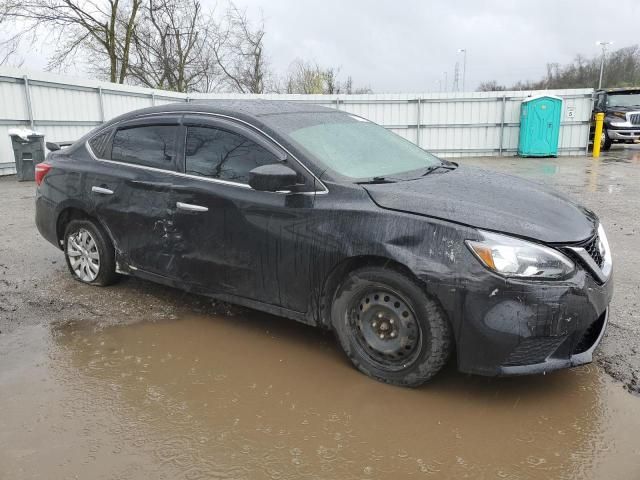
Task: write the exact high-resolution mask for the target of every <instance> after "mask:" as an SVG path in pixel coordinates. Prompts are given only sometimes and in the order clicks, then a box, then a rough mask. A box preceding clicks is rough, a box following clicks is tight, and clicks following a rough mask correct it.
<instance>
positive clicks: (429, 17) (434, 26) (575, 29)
mask: <svg viewBox="0 0 640 480" xmlns="http://www.w3.org/2000/svg"><path fill="white" fill-rule="evenodd" d="M202 1H203V3H205V4H206V5H208V6H210V7H212V6H214V5H215V4H216V3H217V4H218V8H221V6H222V5H223V2H224V0H219V1H218V2H216V1H215V0H202ZM235 1H236V4H237V5H238V6H240V7H246V8H247V12H248V14H249V15H250V16H251V17H253V18H259V17H260V16H261V15H262V16H263V17H264V21H265V29H266V32H267V34H266V38H265V44H266V48H267V53H268V57H269V62H270V64H271V67H272V68H273V70H275V71H276V72H284V71H286V70H287V69H288V68H289V66H290V64H291V62H292V61H293V60H294V59H296V58H302V59H308V60H315V61H317V62H318V63H319V64H321V65H322V66H335V67H339V68H340V72H341V77H342V78H343V79H344V78H345V77H346V76H347V75H351V76H352V77H353V80H354V83H355V85H356V86H370V87H371V88H372V89H373V90H374V91H375V92H427V91H437V90H438V87H439V81H443V79H444V72H445V71H446V72H448V79H449V84H451V82H452V80H453V71H454V65H455V63H456V60H460V61H462V56H461V55H460V54H456V51H457V49H459V48H465V49H467V52H468V56H467V75H466V86H467V90H475V88H476V87H477V86H478V83H479V82H481V81H483V80H492V79H495V80H497V81H499V82H500V83H503V84H506V85H510V84H513V83H515V82H516V81H518V80H536V79H539V78H540V77H541V76H543V75H544V73H545V65H546V64H547V63H548V62H559V63H566V62H570V61H571V60H572V59H573V58H574V57H575V55H576V54H578V53H581V54H583V55H585V56H589V57H590V56H592V55H595V54H598V53H599V51H600V50H599V47H597V46H596V45H595V42H596V40H614V41H615V44H614V45H613V48H620V47H623V46H629V45H632V44H634V43H640V34H639V33H640V26H639V23H638V22H639V21H640V0H615V1H613V2H610V3H604V2H602V1H601V0H600V1H597V0H566V1H563V0H535V1H532V0H528V1H524V0H522V1H518V0H511V1H509V0H501V1H500V0H486V1H484V0H449V1H445V0H440V1H435V0H432V1H427V0H422V1H419V0H411V1H402V0H395V1H381V0H322V1H307V0H268V1H266V0H235ZM605 5H607V6H606V7H604V6H605ZM44 63H45V62H44V60H43V58H42V55H40V56H37V57H36V58H35V59H34V60H32V61H29V60H28V61H27V62H26V63H25V67H27V68H36V69H41V68H42V67H43V65H44ZM72 73H73V74H74V75H77V73H75V72H72ZM449 88H451V86H449Z"/></svg>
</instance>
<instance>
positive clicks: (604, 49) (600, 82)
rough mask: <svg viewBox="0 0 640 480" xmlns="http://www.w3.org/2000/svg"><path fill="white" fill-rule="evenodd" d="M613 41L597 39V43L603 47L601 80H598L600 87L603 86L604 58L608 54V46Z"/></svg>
mask: <svg viewBox="0 0 640 480" xmlns="http://www.w3.org/2000/svg"><path fill="white" fill-rule="evenodd" d="M612 43H613V42H601V41H599V40H598V41H597V42H596V45H600V46H601V47H602V59H601V60H600V80H599V81H598V89H601V88H602V77H603V75H604V60H605V57H606V55H607V47H608V46H609V45H611V44H612Z"/></svg>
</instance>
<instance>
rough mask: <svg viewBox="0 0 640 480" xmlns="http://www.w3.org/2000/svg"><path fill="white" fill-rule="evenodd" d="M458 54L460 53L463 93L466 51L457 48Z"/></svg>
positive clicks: (465, 73)
mask: <svg viewBox="0 0 640 480" xmlns="http://www.w3.org/2000/svg"><path fill="white" fill-rule="evenodd" d="M458 53H462V91H463V92H464V79H465V77H466V76H467V49H466V48H459V49H458Z"/></svg>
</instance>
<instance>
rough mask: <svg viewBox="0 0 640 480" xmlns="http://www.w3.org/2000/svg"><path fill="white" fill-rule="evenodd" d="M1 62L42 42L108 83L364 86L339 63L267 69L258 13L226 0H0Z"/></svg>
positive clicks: (263, 89)
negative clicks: (216, 0) (213, 2)
mask: <svg viewBox="0 0 640 480" xmlns="http://www.w3.org/2000/svg"><path fill="white" fill-rule="evenodd" d="M9 31H10V32H13V33H10V34H8V33H5V35H4V36H2V37H0V65H2V64H14V65H18V66H19V65H21V64H23V63H24V59H21V58H20V57H19V55H18V53H19V51H20V47H21V46H22V48H24V47H25V45H26V46H29V45H31V46H33V45H37V44H42V43H45V42H46V43H47V44H53V45H54V46H55V47H54V50H53V53H52V55H51V57H50V58H49V63H48V65H47V69H53V70H64V69H65V68H66V67H68V66H70V65H72V64H78V63H80V64H82V65H83V67H84V69H85V70H87V71H88V72H89V73H90V74H93V75H95V76H97V77H98V78H101V79H105V80H108V81H110V82H114V83H126V84H132V85H140V86H144V87H149V88H157V89H163V90H173V91H177V92H185V93H188V92H238V93H269V92H274V93H370V92H371V90H370V89H369V88H362V87H360V88H357V87H354V85H353V81H352V79H351V77H347V78H346V80H341V79H340V78H339V73H340V69H339V68H336V67H322V66H320V65H318V64H317V63H316V62H313V61H309V60H303V59H296V60H294V61H293V62H292V63H291V66H290V68H289V70H288V71H287V72H285V73H284V74H282V75H278V74H277V73H275V72H273V71H272V70H271V68H270V65H269V61H268V56H267V52H266V50H265V44H264V38H265V24H264V20H263V19H260V20H254V19H252V18H250V17H249V15H248V14H247V11H246V10H242V9H239V8H238V7H236V6H235V5H234V4H233V3H232V2H231V1H230V0H229V1H228V3H227V4H226V5H225V7H224V8H223V10H222V11H216V9H215V8H213V9H206V8H204V7H203V6H202V4H201V3H200V2H199V1H198V0H0V32H9Z"/></svg>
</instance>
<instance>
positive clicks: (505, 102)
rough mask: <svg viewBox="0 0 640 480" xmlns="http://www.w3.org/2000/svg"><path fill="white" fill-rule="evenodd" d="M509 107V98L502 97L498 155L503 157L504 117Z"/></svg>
mask: <svg viewBox="0 0 640 480" xmlns="http://www.w3.org/2000/svg"><path fill="white" fill-rule="evenodd" d="M506 107H507V97H506V95H503V96H502V113H501V114H500V145H499V146H498V155H499V156H500V157H501V156H502V145H503V140H504V116H505V110H506Z"/></svg>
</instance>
